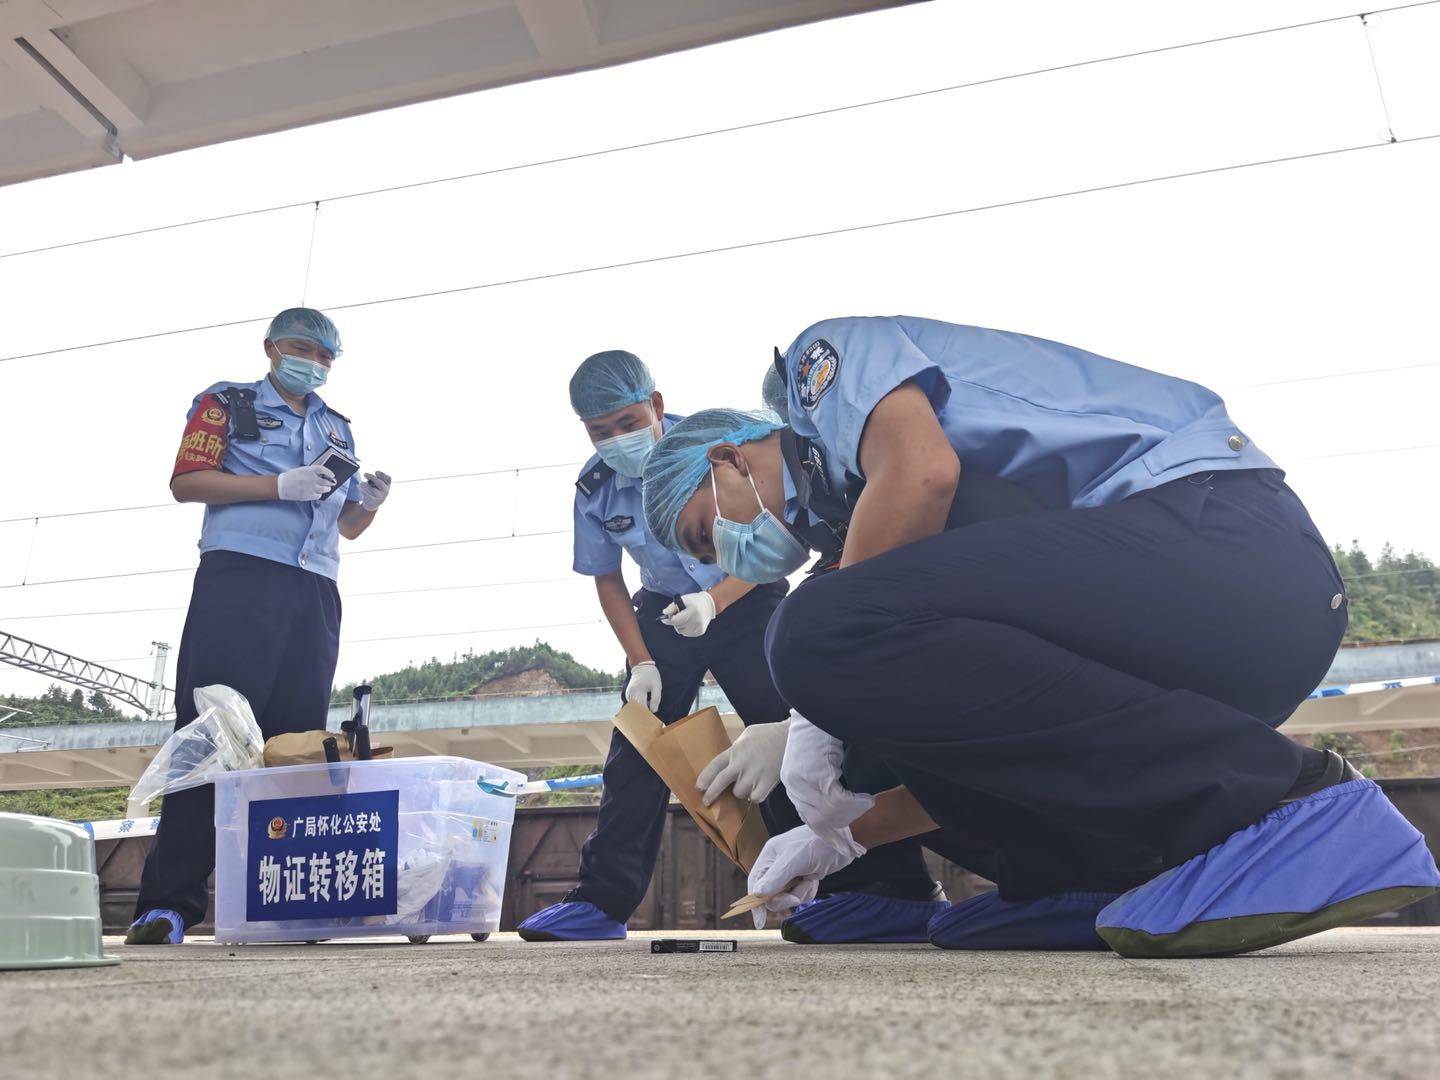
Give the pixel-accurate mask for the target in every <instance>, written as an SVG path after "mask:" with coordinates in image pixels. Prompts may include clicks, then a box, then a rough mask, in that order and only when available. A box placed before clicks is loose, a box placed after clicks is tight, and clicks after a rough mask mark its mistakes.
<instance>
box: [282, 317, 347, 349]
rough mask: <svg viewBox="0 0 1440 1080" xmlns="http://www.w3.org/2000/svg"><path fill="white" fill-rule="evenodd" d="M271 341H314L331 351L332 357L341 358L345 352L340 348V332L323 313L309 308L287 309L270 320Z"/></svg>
mask: <svg viewBox="0 0 1440 1080" xmlns="http://www.w3.org/2000/svg"><path fill="white" fill-rule="evenodd" d="M265 337H266V338H267V339H268V340H270V341H279V340H280V339H281V338H287V337H288V338H299V339H300V340H301V341H313V342H314V343H315V344H316V345H319V346H320V347H321V348H324V349H329V350H330V355H331V356H339V355H340V354H341V353H342V352H344V351H345V350H344V349H342V348H341V347H340V331H339V330H337V329H335V324H334V323H333V322H331V321H330V317H329V316H328V315H326V314H325V313H324V312H323V311H316V310H315V309H314V308H308V307H292V308H286V309H285V310H284V311H282V312H280V314H279V315H276V316H275V318H273V319H271V320H270V329H269V330H266V331H265Z"/></svg>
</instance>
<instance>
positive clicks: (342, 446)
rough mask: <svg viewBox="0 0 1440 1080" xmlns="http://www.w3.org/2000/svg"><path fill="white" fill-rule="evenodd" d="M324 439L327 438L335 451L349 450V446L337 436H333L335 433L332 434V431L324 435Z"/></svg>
mask: <svg viewBox="0 0 1440 1080" xmlns="http://www.w3.org/2000/svg"><path fill="white" fill-rule="evenodd" d="M326 438H328V439H329V440H330V442H331V443H333V444H334V446H335V448H336V449H337V450H349V449H350V444H349V443H348V442H346V441H345V440H344V439H342V438H341V437H340V436H339V435H337V434H335V432H333V431H331V432H328V433H327V435H326Z"/></svg>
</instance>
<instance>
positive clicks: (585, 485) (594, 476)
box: [575, 461, 615, 495]
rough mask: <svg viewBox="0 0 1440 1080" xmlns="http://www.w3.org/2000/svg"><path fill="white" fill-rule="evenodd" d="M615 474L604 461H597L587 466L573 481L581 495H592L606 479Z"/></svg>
mask: <svg viewBox="0 0 1440 1080" xmlns="http://www.w3.org/2000/svg"><path fill="white" fill-rule="evenodd" d="M614 475H615V470H614V469H612V468H611V467H610V466H609V465H606V464H605V462H603V461H601V462H597V463H596V464H595V465H594V466H592V467H590V468H587V469H586V470H585V471H584V472H582V473H581V474H580V476H579V477H578V478H577V479H576V481H575V487H576V488H577V489H578V490H579V492H580V494H581V495H594V494H595V493H596V492H597V491H599V490H600V488H601V486H602V485H604V483H605V481H606V480H609V479H610V477H612V476H614Z"/></svg>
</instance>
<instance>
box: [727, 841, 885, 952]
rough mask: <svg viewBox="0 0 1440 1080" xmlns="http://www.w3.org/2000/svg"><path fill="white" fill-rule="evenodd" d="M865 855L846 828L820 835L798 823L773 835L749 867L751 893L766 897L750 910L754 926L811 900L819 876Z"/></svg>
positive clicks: (841, 867) (762, 925)
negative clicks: (761, 903)
mask: <svg viewBox="0 0 1440 1080" xmlns="http://www.w3.org/2000/svg"><path fill="white" fill-rule="evenodd" d="M864 854H865V849H864V848H863V847H861V846H860V845H859V844H857V843H856V842H855V838H854V837H853V836H851V835H850V830H849V829H848V828H844V829H837V830H836V831H835V832H834V833H832V834H829V835H827V836H821V835H820V834H819V833H817V832H816V831H815V830H814V829H812V828H810V826H808V825H800V826H798V827H796V828H794V829H791V830H790V831H789V832H783V833H781V834H780V835H779V836H772V837H771V838H770V839H769V840H767V841H766V842H765V846H764V847H763V848H762V849H761V850H760V855H759V857H758V858H756V860H755V865H754V866H753V867H751V869H750V880H749V883H748V885H749V889H750V894H751V895H752V896H765V897H769V899H767V900H766V901H765V903H764V905H763V906H761V907H757V908H755V909H754V910H753V911H752V912H751V914H752V915H753V916H754V917H755V929H756V930H763V929H765V923H766V921H767V920H768V919H769V917H770V914H771V913H772V912H774V913H776V914H779V913H781V912H785V911H789V910H790V909H791V908H793V907H799V906H800V905H801V904H804V903H806V902H808V901H810V900H814V899H815V894H816V892H818V891H819V889H820V879H821V878H823V877H826V876H828V875H830V874H833V873H835V871H837V870H843V869H844V868H845V867H847V866H849V865H850V864H851V863H852V862H854V861H855V860H856V859H858V858H859V857H860V856H861V855H864ZM772 894H774V895H772Z"/></svg>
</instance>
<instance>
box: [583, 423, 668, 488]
mask: <svg viewBox="0 0 1440 1080" xmlns="http://www.w3.org/2000/svg"><path fill="white" fill-rule="evenodd" d="M654 448H655V428H654V427H647V428H641V429H640V430H639V431H631V432H627V433H626V434H624V435H616V436H615V437H614V438H613V439H601V440H600V441H599V442H597V443H596V444H595V452H596V453H597V454H599V455H600V460H601V461H603V462H605V464H606V465H609V466H610V467H611V468H612V469H614V470H615V471H616V472H617V473H619V474H620V475H621V476H630V477H636V476H639V475H640V473H641V472H643V471H644V469H645V459H646V458H648V457H649V456H650V451H651V450H653V449H654Z"/></svg>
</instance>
